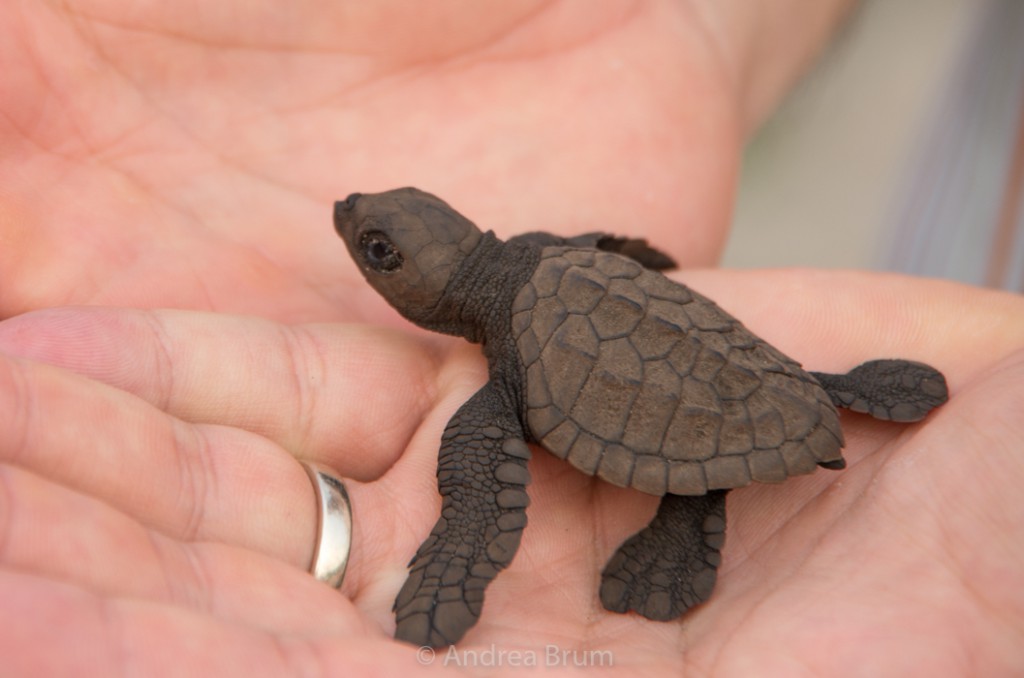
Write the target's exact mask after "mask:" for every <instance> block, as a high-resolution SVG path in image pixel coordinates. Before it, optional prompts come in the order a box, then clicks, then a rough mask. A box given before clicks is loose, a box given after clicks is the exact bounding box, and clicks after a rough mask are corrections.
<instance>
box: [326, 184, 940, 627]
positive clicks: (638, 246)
mask: <svg viewBox="0 0 1024 678" xmlns="http://www.w3.org/2000/svg"><path fill="white" fill-rule="evenodd" d="M334 223H335V227H336V229H337V231H338V233H339V234H340V235H341V237H342V238H343V239H344V241H345V244H346V245H347V246H348V249H349V252H350V254H351V255H352V257H353V258H354V259H355V261H356V263H357V264H358V266H359V269H360V270H361V271H362V273H363V275H364V276H365V277H366V279H367V281H368V282H369V283H370V284H371V285H372V286H373V287H374V288H375V289H376V290H377V291H378V292H379V293H380V294H381V295H382V296H383V297H384V298H385V299H386V300H387V301H388V302H389V303H390V304H391V305H392V306H394V307H395V308H396V309H397V310H398V311H399V312H400V313H401V314H402V315H403V316H405V317H406V318H408V319H409V320H411V321H412V322H414V323H416V324H417V325H420V326H422V327H425V328H427V329H430V330H435V331H437V332H444V333H446V334H454V335H458V336H462V337H465V338H466V339H468V340H470V341H472V342H478V343H481V344H483V351H484V354H485V355H486V356H487V360H488V362H489V367H490V380H489V381H488V382H487V384H486V385H485V386H484V387H483V388H481V389H480V390H479V391H478V392H477V393H476V394H475V395H474V396H473V397H472V398H470V399H469V400H468V401H467V402H466V403H465V404H463V405H462V407H460V408H459V410H458V411H457V412H456V413H455V415H454V416H453V417H452V419H451V421H450V422H449V423H448V426H447V428H446V429H445V431H444V434H443V435H442V438H441V449H440V454H439V462H438V469H437V482H438V487H439V490H440V493H441V496H442V509H441V517H440V518H439V519H438V521H437V524H436V525H435V526H434V528H433V530H432V531H431V533H430V535H429V536H428V537H427V539H426V541H424V542H423V544H422V545H421V546H420V548H419V550H418V551H417V552H416V555H415V557H414V558H413V560H412V562H411V563H410V566H409V567H410V573H409V578H408V580H407V581H406V582H405V585H404V586H403V587H402V589H401V591H400V592H399V593H398V597H397V599H396V601H395V613H396V620H397V625H398V628H397V631H396V634H395V635H396V637H397V638H400V639H403V640H406V641H409V642H411V643H414V644H417V645H430V646H442V645H447V644H452V643H455V642H456V641H458V640H459V639H460V638H462V636H463V634H464V633H465V632H466V630H467V629H469V628H470V627H471V626H473V624H475V623H476V621H477V618H478V617H479V616H480V610H481V607H482V605H483V600H484V589H485V588H486V587H487V585H488V584H489V583H490V581H491V580H492V579H493V578H494V577H495V575H497V574H498V572H499V571H500V570H501V569H502V568H504V567H506V566H507V565H508V564H509V563H510V562H511V560H512V557H513V555H514V554H515V552H516V549H517V548H518V546H519V540H520V536H521V535H522V531H523V528H524V527H525V526H526V507H527V505H528V504H529V499H528V497H527V495H526V485H527V484H528V483H529V482H530V474H529V472H528V471H527V467H526V463H527V461H528V460H529V458H530V448H529V447H528V446H527V443H536V444H537V445H539V446H540V447H543V448H544V449H546V450H547V451H548V452H550V453H552V454H554V455H555V456H557V457H559V458H562V459H566V460H568V461H569V463H570V464H572V465H573V466H575V467H576V468H577V469H579V470H580V471H583V472H584V473H587V474H590V475H596V476H598V477H600V478H603V479H604V480H606V481H608V482H610V483H613V484H615V485H618V486H621V487H632V488H635V489H637V490H640V491H641V492H646V493H648V494H653V495H657V496H661V497H663V498H662V500H661V503H660V505H659V507H658V511H657V514H656V515H655V517H654V518H653V520H652V521H651V523H650V524H649V525H648V526H647V527H646V528H644V529H643V530H641V531H640V532H639V533H637V534H636V535H634V536H633V537H632V538H630V539H629V540H627V541H626V542H625V543H624V544H623V545H622V546H621V547H620V548H619V550H618V551H617V552H616V553H615V555H614V556H612V558H611V560H609V561H608V564H607V565H606V566H605V568H604V571H603V573H602V579H601V590H600V597H601V602H602V603H603V604H604V606H605V607H606V608H607V609H609V610H612V611H615V612H626V611H629V610H634V611H636V612H638V613H640V614H641V615H643V616H644V617H647V618H649V619H656V620H669V619H674V618H676V617H678V616H680V615H681V614H683V612H685V611H686V610H687V609H688V608H690V607H692V606H693V605H696V604H697V603H700V602H702V601H704V600H706V599H707V598H708V596H710V595H711V590H712V588H713V586H714V583H715V576H716V575H715V573H716V569H717V567H718V564H719V560H720V556H719V549H721V547H722V544H723V542H724V537H725V495H726V492H727V491H728V490H729V489H731V488H734V487H742V486H744V485H747V484H748V483H750V482H752V481H759V482H779V481H782V480H784V479H786V478H787V477H789V476H793V475H798V474H802V473H809V472H811V471H813V470H814V469H815V468H816V467H817V466H823V467H825V468H829V469H841V468H843V466H844V461H843V457H842V455H841V453H840V449H841V448H842V446H843V434H842V431H841V430H840V428H839V418H838V414H837V412H836V406H839V407H846V408H849V409H852V410H854V411H857V412H866V413H869V414H871V415H872V416H874V417H877V418H879V419H889V420H894V421H916V420H918V419H921V418H922V417H924V416H925V415H926V414H927V413H928V411H929V410H931V409H932V408H934V407H936V406H938V405H940V404H942V403H943V402H945V400H946V398H947V391H946V384H945V380H944V378H943V376H942V375H941V374H940V373H939V372H937V371H936V370H935V369H933V368H931V367H929V366H927V365H923V364H921V363H915V362H909V361H905V360H878V361H873V362H869V363H865V364H863V365H861V366H859V367H857V368H855V369H854V370H852V371H851V372H849V373H848V374H845V375H831V374H819V373H815V372H805V371H804V370H803V369H801V367H800V365H799V364H798V363H796V362H795V361H793V360H791V359H790V358H788V357H786V356H785V355H783V354H782V353H780V352H779V351H777V350H776V349H774V348H772V347H771V346H769V345H768V344H766V343H765V342H764V341H763V340H761V339H759V338H758V337H756V336H755V335H753V334H752V333H751V332H750V331H748V330H747V329H746V328H745V327H743V325H742V324H740V322H739V321H738V320H736V319H735V318H733V317H732V316H731V315H729V314H728V313H726V312H725V311H723V310H722V309H720V308H719V307H718V306H717V305H716V304H715V303H714V302H712V301H710V300H709V299H707V298H705V297H703V296H701V295H700V294H698V293H697V292H694V291H693V290H691V289H689V288H687V287H686V286H684V285H681V284H679V283H676V282H673V281H671V280H669V279H668V278H666V277H665V276H664V275H662V274H661V273H660V272H659V271H660V270H664V269H667V268H670V267H672V266H673V265H674V264H673V262H672V260H671V259H669V258H668V257H667V256H665V255H664V254H662V253H660V252H658V251H657V250H655V249H653V248H651V247H648V246H647V245H646V243H645V242H644V241H642V240H630V239H625V238H616V237H612V236H608V235H604V234H588V235H583V236H578V237H573V238H561V237H558V236H554V235H550V234H546V233H531V234H526V235H521V236H517V237H515V238H512V239H510V240H508V241H507V242H502V241H501V240H499V239H498V238H497V237H495V235H494V234H493V233H492V232H487V233H481V232H480V230H479V229H478V228H477V227H476V226H475V225H473V223H472V222H470V221H469V220H467V219H466V218H465V217H463V216H462V215H460V214H459V213H457V212H456V211H455V210H453V209H452V208H451V207H449V206H448V205H447V204H446V203H445V202H443V201H442V200H440V199H438V198H436V197H434V196H432V195H430V194H427V193H424V192H422V191H419V190H416V189H413V188H403V189H398V190H394V191H388V192H385V193H379V194H375V195H359V194H353V195H351V196H349V197H348V198H347V199H346V200H344V201H342V202H338V203H336V204H335V206H334Z"/></svg>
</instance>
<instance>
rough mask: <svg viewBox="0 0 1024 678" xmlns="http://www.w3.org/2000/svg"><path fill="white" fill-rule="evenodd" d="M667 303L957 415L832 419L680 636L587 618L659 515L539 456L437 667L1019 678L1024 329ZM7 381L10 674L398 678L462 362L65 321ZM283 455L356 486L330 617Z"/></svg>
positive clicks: (33, 330)
mask: <svg viewBox="0 0 1024 678" xmlns="http://www.w3.org/2000/svg"><path fill="white" fill-rule="evenodd" d="M680 277H681V279H683V280H684V282H687V283H688V284H692V285H693V286H694V287H695V288H696V289H699V290H701V291H702V292H704V293H706V294H708V295H709V296H711V297H712V298H715V299H716V300H718V301H719V302H720V303H721V304H722V305H723V306H724V307H725V308H726V309H728V310H730V311H732V312H734V313H735V314H736V315H737V316H738V317H740V318H743V319H744V320H745V322H746V323H747V325H748V326H749V327H750V328H751V329H753V330H754V331H755V332H757V333H759V334H761V335H762V336H764V337H765V338H766V339H768V340H769V341H771V342H772V343H774V344H776V345H777V346H779V348H780V349H782V350H783V351H785V352H787V353H789V354H790V355H793V356H796V357H798V358H799V359H801V361H802V362H804V364H806V365H807V366H808V367H810V368H812V369H820V370H825V371H832V372H841V371H843V370H844V369H846V368H848V367H849V366H851V365H854V364H856V363H858V362H860V361H861V360H864V359H868V358H874V357H882V356H899V357H905V358H914V359H919V360H923V361H926V362H929V363H931V364H933V365H936V366H937V367H939V368H941V369H942V370H943V371H944V372H945V373H946V376H947V378H948V380H949V383H950V386H951V391H952V399H951V400H950V402H949V403H948V404H946V405H944V406H943V407H942V408H940V409H939V410H937V411H936V412H934V413H932V415H930V416H929V418H927V419H926V420H925V421H923V422H921V423H919V424H915V425H912V426H900V425H894V424H885V423H880V422H876V421H873V420H870V419H867V418H865V417H862V416H858V415H850V414H844V415H843V425H844V429H845V430H846V433H847V441H848V447H847V449H846V458H847V460H848V462H849V467H848V468H847V469H846V470H845V471H841V472H828V471H818V472H816V473H814V474H813V475H810V476H804V477H800V478H795V479H791V480H789V481H787V482H786V483H784V484H782V485H778V486H764V485H761V486H753V487H750V488H745V489H740V490H736V491H734V492H732V493H730V496H729V512H728V515H729V526H728V531H727V535H728V536H727V539H726V545H725V549H724V551H723V565H722V568H721V569H720V571H719V582H718V586H717V588H716V590H715V593H714V594H713V596H712V598H711V599H710V600H709V601H708V602H707V603H706V604H704V605H703V606H701V607H699V608H697V609H695V610H693V611H692V612H691V613H690V614H688V615H687V616H686V617H684V618H683V619H682V620H681V621H679V622H671V623H656V622H649V621H647V620H644V619H641V618H639V617H637V616H635V615H616V614H611V613H608V612H606V611H604V610H603V609H602V608H601V607H600V604H599V602H598V599H597V586H598V581H599V572H600V569H601V567H602V566H603V564H604V561H605V559H607V558H608V557H609V556H610V554H611V553H612V552H613V550H614V549H615V548H616V547H617V546H618V545H619V543H620V542H621V540H622V539H624V538H625V537H626V536H628V535H629V534H631V533H632V532H634V531H635V530H636V529H637V528H638V527H639V526H640V525H642V524H643V523H644V522H645V521H646V520H647V518H648V517H649V515H650V513H651V512H652V511H653V509H654V503H655V500H654V499H653V498H651V497H646V496H643V495H640V494H638V493H636V492H632V491H629V490H622V489H619V488H615V487H611V486H608V485H607V484H605V483H602V482H601V481H599V480H595V479H593V478H589V477H586V476H583V475H582V474H580V473H578V472H576V471H575V470H573V469H571V468H570V467H568V465H566V464H565V463H563V462H560V461H558V460H556V459H554V458H552V457H551V456H550V455H547V454H544V453H542V452H539V453H538V454H537V455H535V458H534V460H533V461H532V462H531V472H532V475H533V478H534V482H533V483H532V484H531V486H530V488H529V492H530V495H531V499H532V504H531V507H530V509H529V518H530V525H529V526H528V528H527V530H526V532H525V534H524V537H523V541H522V546H521V548H520V551H519V554H518V555H517V557H516V559H515V560H514V561H513V563H512V565H511V566H510V567H509V568H508V569H507V570H506V571H505V572H503V573H502V574H501V575H499V577H498V578H497V579H496V581H495V582H494V584H493V585H492V586H491V587H490V588H489V589H488V594H487V595H488V597H487V601H486V603H485V605H484V611H483V615H482V617H481V620H480V622H479V624H478V625H477V626H475V627H474V628H473V629H472V630H471V631H470V632H469V634H468V635H467V636H466V639H465V641H464V643H463V644H462V645H460V646H459V647H458V648H456V652H455V654H454V655H452V657H454V658H462V659H463V660H465V661H469V660H470V655H469V654H468V651H469V650H471V649H477V650H481V649H486V648H489V647H492V646H493V647H495V648H496V649H497V650H505V651H506V654H505V655H504V657H505V659H504V662H505V663H504V664H503V666H504V667H505V668H506V669H508V672H509V673H514V672H515V671H514V670H513V669H514V667H512V666H511V664H510V661H511V660H510V656H511V655H510V654H509V652H511V651H512V650H517V651H519V652H520V653H524V654H520V655H519V656H520V657H525V656H533V657H534V658H535V660H536V661H537V662H538V663H540V664H541V665H544V663H545V662H547V661H548V657H549V656H550V654H549V652H550V650H549V649H548V648H549V647H553V648H555V649H556V650H557V651H567V652H569V653H570V654H569V655H557V658H556V660H555V663H556V664H557V663H559V662H562V663H565V662H572V661H573V660H574V659H575V660H576V661H583V662H586V661H590V662H591V664H592V665H591V666H590V667H589V668H588V669H587V671H588V674H589V673H590V672H591V671H594V673H595V675H597V674H598V673H599V672H600V668H599V667H598V666H595V665H594V664H597V663H599V662H601V661H605V662H607V658H608V657H611V658H612V660H613V661H614V663H615V666H616V668H617V669H618V670H620V671H621V670H622V669H625V668H627V667H631V668H633V669H634V670H635V671H636V672H637V673H638V674H639V673H643V674H645V675H650V674H651V672H652V671H658V670H664V671H666V672H667V671H668V670H672V671H673V672H675V673H678V672H679V670H680V669H692V670H695V671H699V672H701V673H711V672H714V673H716V674H740V675H749V674H750V673H751V672H756V673H757V674H758V675H773V674H774V675H792V674H793V673H795V672H805V673H808V674H812V675H842V674H844V673H852V672H856V673H863V672H869V673H872V674H873V675H886V674H889V675H906V673H907V672H908V671H913V672H927V673H928V674H929V675H943V674H949V673H967V672H971V673H976V674H981V675H992V674H997V673H1000V672H1009V671H1010V670H1012V669H1014V668H1017V669H1019V668H1020V653H1019V647H1020V646H1021V644H1022V638H1021V631H1020V629H1022V628H1024V598H1022V597H1021V595H1020V592H1021V591H1024V581H1022V579H1024V575H1022V572H1024V567H1022V565H1024V546H1022V543H1021V541H1020V540H1019V539H1017V538H1016V536H1017V535H1019V534H1020V533H1021V531H1022V530H1024V507H1022V506H1021V504H1020V502H1019V500H1018V499H1017V498H1018V496H1019V491H1018V490H1019V487H1020V486H1021V483H1022V482H1024V457H1022V456H1021V454H1020V452H1019V441H1020V440H1021V438H1022V434H1024V431H1022V428H1024V416H1021V415H1022V414H1024V413H1022V412H1021V406H1020V403H1021V402H1022V398H1021V395H1022V393H1021V392H1022V388H1024V387H1022V385H1024V351H1022V350H1021V348H1022V346H1024V322H1022V320H1021V319H1022V318H1024V313H1022V306H1024V302H1022V301H1021V299H1020V298H1019V297H1014V296H1010V295H1005V294H999V293H994V292H987V291H981V290H976V289H971V288H965V287H961V286H957V285H953V284H948V283H940V282H935V281H921V280H911V279H905V278H899V277H894V276H874V275H868V274H847V273H819V272H809V271H787V272H757V273H735V272H721V271H693V272H688V273H686V274H685V275H684V276H680ZM979 327H982V328H984V332H983V333H979V332H978V328H979ZM0 356H2V358H3V360H2V363H0V375H2V377H0V384H2V385H3V386H2V388H0V398H3V403H2V405H0V412H3V413H4V416H5V417H6V419H5V420H4V421H3V422H0V427H2V428H3V430H5V431H8V432H10V435H6V436H5V437H4V438H3V439H2V442H0V459H2V464H0V473H2V474H3V475H2V479H3V483H2V484H0V487H3V488H4V491H3V494H2V495H0V497H2V498H3V501H2V502H0V506H2V507H3V511H2V513H0V516H2V518H0V544H3V547H2V548H0V559H2V568H0V597H2V599H3V600H4V601H5V604H4V605H3V606H0V625H2V626H3V628H5V629H6V632H5V634H3V635H2V636H0V656H3V657H4V658H5V662H6V666H8V667H12V670H15V671H16V670H17V669H18V668H20V667H25V668H26V669H27V668H32V669H35V670H34V671H33V674H34V675H38V674H39V672H38V668H39V666H40V665H43V666H45V667H49V668H51V669H53V671H54V672H57V671H59V670H61V669H65V668H69V667H70V668H73V669H74V670H75V671H77V672H80V673H81V672H86V673H89V672H92V673H98V674H99V673H103V674H107V673H113V672H118V671H120V672H128V671H131V670H136V671H138V672H140V673H147V674H149V673H159V672H161V671H166V672H174V671H180V672H182V673H186V672H187V673H189V674H190V675H195V674H196V673H197V671H199V672H202V673H211V672H219V673H240V672H243V671H246V672H249V673H251V674H262V673H266V674H269V675H287V674H288V673H300V672H301V671H302V670H303V667H309V666H315V667H318V668H319V669H320V670H322V671H323V672H325V673H330V672H331V671H332V670H334V671H341V670H346V671H350V672H353V673H362V674H366V675H374V674H377V675H388V674H393V673H394V672H395V671H398V670H409V668H410V667H416V666H417V657H418V655H417V654H416V649H415V648H411V647H408V646H404V645H402V644H399V643H395V642H394V641H392V640H391V639H390V634H391V632H392V631H393V629H394V622H393V619H392V617H391V612H390V608H391V603H392V601H393V599H394V595H395V593H396V592H397V590H398V588H399V587H400V586H401V583H402V581H403V580H404V578H405V575H406V571H405V565H406V563H407V561H408V559H409V557H410V556H411V555H412V553H413V552H414V551H415V549H416V547H417V545H418V544H419V542H420V541H421V540H422V538H423V536H424V535H425V534H426V532H427V531H429V529H430V527H431V525H432V524H433V522H434V520H435V518H436V511H437V508H438V506H439V500H438V498H437V496H436V489H435V485H434V465H435V462H436V454H437V445H438V440H439V437H440V433H441V430H442V429H443V427H444V425H445V423H446V421H447V419H448V417H449V416H450V415H451V414H452V412H454V410H455V409H456V408H457V407H458V406H459V405H460V404H461V403H462V402H463V401H464V400H465V399H466V398H468V397H469V396H470V395H471V394H472V393H473V392H474V391H475V390H476V389H477V388H478V387H479V386H480V384H481V383H482V382H483V380H484V379H485V366H484V362H483V360H482V358H481V357H480V356H479V351H478V349H476V348H474V347H471V346H467V345H466V344H464V343H463V342H459V341H456V340H449V339H441V338H436V339H435V338H425V337H423V336H422V335H416V337H410V336H408V335H405V334H403V333H395V332H391V331H385V330H376V329H370V328H365V327H360V326H341V325H299V326H284V325H276V324H274V323H271V322H267V321H262V320H261V321H257V320H248V319H239V318H232V317H228V316H221V315H209V314H195V313H183V312H153V313H150V312H143V311H113V310H104V309H92V310H88V309H59V310H52V311H44V312H40V313H36V314H29V315H26V316H23V317H20V318H16V319H13V320H10V321H6V322H4V323H2V324H0ZM19 356H20V357H19ZM23 358H29V359H31V360H24V359H23ZM36 361H41V362H42V363H50V364H52V365H57V366H58V367H59V368H62V369H55V368H54V367H51V366H48V365H44V364H40V362H36ZM72 372H78V373H79V374H78V375H76V374H73V373H72ZM83 377H84V378H83ZM103 382H105V383H103ZM295 456H299V457H303V458H307V459H312V460H316V461H319V462H321V463H324V464H326V465H328V466H329V467H332V468H334V469H336V470H337V471H338V472H339V473H340V474H342V475H344V476H345V477H347V478H349V479H351V480H350V481H349V486H350V487H349V489H350V494H351V497H352V503H353V507H354V517H355V534H354V546H353V553H352V558H351V561H350V566H349V572H348V575H347V577H346V580H345V582H344V585H343V587H342V590H341V594H340V595H339V594H336V593H334V592H333V591H331V590H330V589H328V588H326V587H325V586H323V585H320V584H318V583H316V582H315V581H313V580H312V578H311V577H310V576H309V575H308V574H306V572H305V569H306V567H307V566H308V563H309V559H310V556H311V553H312V547H313V544H312V542H313V539H314V523H315V513H314V502H313V496H312V491H311V489H310V486H309V482H308V479H307V478H306V476H305V474H304V472H303V471H302V469H301V468H300V467H299V465H298V464H297V463H295V461H294V460H293V458H294V457H295ZM589 651H594V652H601V653H605V654H587V653H588V652H589ZM525 653H533V654H532V655H530V654H525ZM419 656H420V657H422V656H423V655H419ZM12 658H13V659H12ZM446 659H447V660H448V664H449V666H448V668H449V669H451V670H453V671H454V670H455V666H454V665H453V664H452V659H450V658H449V656H448V655H447V654H445V651H444V650H439V651H438V653H437V654H436V655H435V657H434V662H435V663H436V664H443V663H444V661H445V660H446ZM11 662H22V663H11ZM550 668H555V667H553V666H552V667H550Z"/></svg>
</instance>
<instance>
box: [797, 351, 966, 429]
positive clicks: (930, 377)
mask: <svg viewBox="0 0 1024 678" xmlns="http://www.w3.org/2000/svg"><path fill="white" fill-rule="evenodd" d="M811 375H813V376H814V378H815V379H817V380H818V382H819V383H820V384H821V386H822V388H824V389H825V392H826V393H828V395H829V397H830V398H832V402H833V403H834V404H835V405H836V407H845V408H846V409H849V410H852V411H854V412H863V413H865V414H870V415H871V416H872V417H874V418H875V419H882V420H885V421H899V422H911V421H918V420H920V419H923V418H924V417H925V415H927V414H928V413H929V412H931V411H932V410H933V409H935V408H936V407H938V406H939V405H941V404H943V403H944V402H946V401H947V400H948V399H949V389H948V388H947V387H946V379H945V377H943V376H942V373H941V372H939V371H938V370H936V369H935V368H934V367H931V366H930V365H925V364H924V363H918V362H913V361H911V360H871V361H869V362H866V363H864V364H862V365H858V366H857V367H855V368H853V369H852V370H850V371H849V372H847V373H846V374H825V373H823V372H811Z"/></svg>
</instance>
